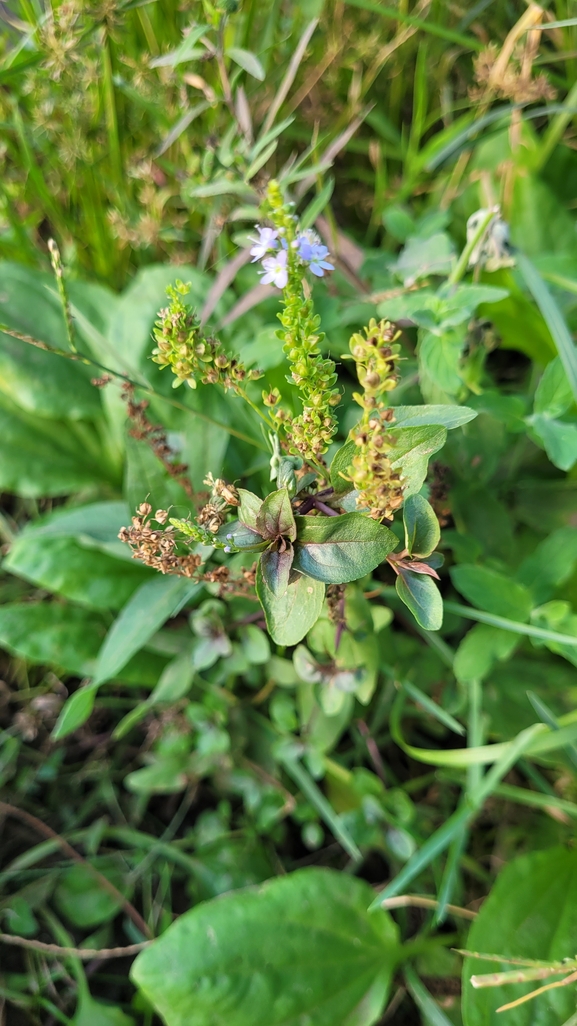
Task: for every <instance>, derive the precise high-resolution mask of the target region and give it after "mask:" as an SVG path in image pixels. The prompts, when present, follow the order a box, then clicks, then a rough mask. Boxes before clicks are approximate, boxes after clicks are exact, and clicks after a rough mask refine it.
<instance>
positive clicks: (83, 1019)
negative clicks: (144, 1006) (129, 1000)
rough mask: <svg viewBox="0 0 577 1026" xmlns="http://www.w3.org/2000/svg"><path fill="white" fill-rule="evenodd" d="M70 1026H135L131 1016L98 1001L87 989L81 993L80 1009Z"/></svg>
mask: <svg viewBox="0 0 577 1026" xmlns="http://www.w3.org/2000/svg"><path fill="white" fill-rule="evenodd" d="M70 1026H135V1023H134V1019H133V1018H132V1016H131V1015H126V1014H125V1013H124V1012H123V1011H122V1009H121V1008H118V1007H116V1006H115V1005H105V1004H104V1002H103V1001H96V1000H95V998H93V997H92V996H91V995H90V994H89V993H88V990H87V989H86V988H83V989H82V990H81V991H80V992H79V999H78V1008H77V1010H76V1013H75V1015H74V1018H73V1019H70Z"/></svg>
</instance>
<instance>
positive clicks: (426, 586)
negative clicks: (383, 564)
mask: <svg viewBox="0 0 577 1026" xmlns="http://www.w3.org/2000/svg"><path fill="white" fill-rule="evenodd" d="M395 586H396V589H397V595H398V596H399V598H400V599H402V601H403V602H404V603H405V605H406V606H408V608H409V609H410V610H411V613H412V614H413V616H414V617H415V620H416V621H417V623H418V624H420V626H421V627H424V628H425V630H426V631H438V630H440V628H441V627H442V625H443V600H442V598H441V593H440V591H439V589H438V588H437V585H436V584H435V582H434V580H433V578H432V577H427V576H425V575H424V574H415V573H413V572H412V570H404V569H399V576H398V577H397V581H396V585H395Z"/></svg>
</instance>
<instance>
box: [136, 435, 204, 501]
mask: <svg viewBox="0 0 577 1026" xmlns="http://www.w3.org/2000/svg"><path fill="white" fill-rule="evenodd" d="M124 494H125V497H126V502H127V504H128V506H129V508H130V509H131V510H135V509H137V508H138V506H139V505H140V503H141V502H142V501H143V500H144V498H146V501H147V502H149V503H150V505H151V506H152V508H153V509H155V510H156V509H172V511H173V514H174V513H177V514H178V513H179V512H182V513H185V512H188V510H189V509H190V499H189V498H188V496H187V494H186V492H185V491H184V489H183V488H182V486H181V485H180V484H179V483H178V481H175V480H174V478H172V477H169V475H168V474H167V472H166V470H165V468H164V467H163V465H162V463H161V462H160V460H159V459H158V458H157V457H156V456H155V455H154V453H153V451H152V449H151V448H150V446H149V445H148V444H147V443H146V442H144V441H141V440H139V439H136V438H132V436H130V435H128V437H127V438H126V463H125V477H124ZM174 507H176V509H174Z"/></svg>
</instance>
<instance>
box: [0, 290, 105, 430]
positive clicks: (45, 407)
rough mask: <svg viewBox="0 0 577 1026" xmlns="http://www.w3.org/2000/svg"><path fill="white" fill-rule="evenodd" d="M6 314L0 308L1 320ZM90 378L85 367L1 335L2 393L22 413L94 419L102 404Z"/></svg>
mask: <svg viewBox="0 0 577 1026" xmlns="http://www.w3.org/2000/svg"><path fill="white" fill-rule="evenodd" d="M3 285H4V283H3ZM3 313H4V311H3V309H2V307H1V306H0V318H1V317H2V314H3ZM60 345H62V340H61V342H60ZM92 376H93V372H92ZM90 377H91V372H90V371H89V370H87V369H86V367H85V366H84V364H81V363H73V362H72V361H71V360H67V359H65V358H63V357H62V356H55V355H53V354H52V353H47V352H44V351H43V350H42V349H37V348H35V347H34V346H31V345H28V344H27V343H26V342H21V341H20V340H19V339H15V338H12V337H10V336H9V335H4V334H2V333H1V332H0V391H2V392H3V393H4V395H7V396H8V398H10V399H12V400H13V401H14V402H15V403H17V404H18V406H20V407H21V408H22V409H23V410H27V411H28V412H29V413H35V414H36V415H37V416H40V417H52V418H56V419H63V420H94V419H95V418H96V417H98V416H100V415H101V414H102V405H101V401H100V393H99V391H98V389H97V388H94V386H93V385H91V384H90Z"/></svg>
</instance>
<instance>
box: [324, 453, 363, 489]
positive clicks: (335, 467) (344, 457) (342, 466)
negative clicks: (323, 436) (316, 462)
mask: <svg viewBox="0 0 577 1026" xmlns="http://www.w3.org/2000/svg"><path fill="white" fill-rule="evenodd" d="M356 452H357V446H356V445H355V443H354V442H345V444H344V445H342V446H341V448H340V449H337V451H336V453H335V455H334V456H333V460H332V463H331V469H330V475H331V484H332V486H333V488H334V490H335V492H346V491H350V489H351V488H352V484H351V482H350V481H347V480H346V479H345V478H344V477H343V476H342V475H343V474H347V473H348V472H349V471H350V468H351V464H352V461H353V456H354V455H355V453H356Z"/></svg>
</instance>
